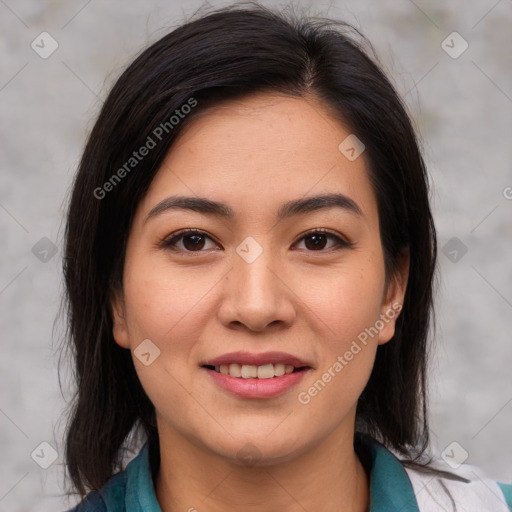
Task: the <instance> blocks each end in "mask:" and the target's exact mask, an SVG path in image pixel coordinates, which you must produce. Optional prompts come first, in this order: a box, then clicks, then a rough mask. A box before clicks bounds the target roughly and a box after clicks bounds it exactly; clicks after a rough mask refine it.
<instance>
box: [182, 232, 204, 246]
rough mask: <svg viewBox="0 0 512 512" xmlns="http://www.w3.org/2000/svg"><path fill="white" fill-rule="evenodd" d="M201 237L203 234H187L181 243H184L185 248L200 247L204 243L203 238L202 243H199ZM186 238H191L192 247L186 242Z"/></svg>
mask: <svg viewBox="0 0 512 512" xmlns="http://www.w3.org/2000/svg"><path fill="white" fill-rule="evenodd" d="M202 238H203V235H188V236H186V237H184V238H183V244H184V245H185V247H186V248H187V249H192V250H193V249H201V248H202V247H203V245H204V240H203V244H201V239H202ZM187 240H188V241H190V240H193V241H192V247H189V244H188V243H187Z"/></svg>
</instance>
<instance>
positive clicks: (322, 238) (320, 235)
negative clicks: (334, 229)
mask: <svg viewBox="0 0 512 512" xmlns="http://www.w3.org/2000/svg"><path fill="white" fill-rule="evenodd" d="M329 238H330V239H331V240H334V241H335V243H334V246H335V247H336V246H337V247H339V248H343V247H348V246H349V245H350V244H349V243H348V242H346V241H345V240H343V239H341V238H340V237H339V236H337V235H335V234H333V233H331V232H329V231H324V230H317V231H310V232H309V233H306V234H305V235H303V236H302V238H300V239H299V240H305V241H307V240H310V243H309V244H308V243H307V242H305V245H306V247H307V248H308V249H311V248H312V249H313V251H318V250H319V249H320V250H321V249H325V245H326V240H327V239H329ZM331 247H332V246H331Z"/></svg>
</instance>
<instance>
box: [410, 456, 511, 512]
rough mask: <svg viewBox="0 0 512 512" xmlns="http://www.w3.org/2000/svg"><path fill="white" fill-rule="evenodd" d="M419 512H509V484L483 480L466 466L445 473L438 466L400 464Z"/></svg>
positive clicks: (479, 471) (481, 474) (473, 469)
mask: <svg viewBox="0 0 512 512" xmlns="http://www.w3.org/2000/svg"><path fill="white" fill-rule="evenodd" d="M404 469H405V471H406V473H407V475H408V477H409V480H410V481H411V484H412V487H413V489H414V494H415V496H416V500H417V503H418V508H419V510H420V512H431V511H434V510H457V511H461V512H463V511H470V510H475V507H476V510H478V511H479V512H510V511H512V483H509V484H505V483H501V482H498V481H496V480H493V479H490V478H488V477H486V476H485V475H484V474H483V473H482V471H481V470H480V469H479V468H478V467H476V466H472V465H469V464H462V465H461V466H460V467H459V468H457V469H450V471H445V470H444V469H442V468H440V467H439V466H436V465H433V466H431V467H428V468H421V467H411V466H407V465H405V464H404Z"/></svg>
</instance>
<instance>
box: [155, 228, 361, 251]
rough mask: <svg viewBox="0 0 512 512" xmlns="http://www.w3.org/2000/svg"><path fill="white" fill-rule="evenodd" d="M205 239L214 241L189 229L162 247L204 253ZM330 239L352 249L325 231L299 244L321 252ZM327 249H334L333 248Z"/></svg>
mask: <svg viewBox="0 0 512 512" xmlns="http://www.w3.org/2000/svg"><path fill="white" fill-rule="evenodd" d="M205 239H208V240H212V239H211V238H210V237H209V236H208V235H207V234H206V233H204V232H203V231H199V230H196V229H188V230H184V231H179V232H177V233H175V234H174V235H172V236H171V237H169V238H166V239H165V240H163V241H162V242H161V244H160V245H161V246H162V247H164V248H169V249H172V250H177V251H184V252H204V251H203V250H202V249H205V248H206V249H208V247H205V245H207V244H206V243H205ZM328 239H331V240H334V247H338V248H345V247H350V246H351V245H352V244H351V243H349V242H347V241H345V240H343V239H342V238H340V237H339V236H337V235H335V234H333V233H331V232H329V231H325V230H315V231H310V232H309V233H306V234H304V235H302V237H301V238H299V242H300V241H302V240H304V241H305V242H304V243H305V247H306V249H309V250H311V251H313V252H321V251H322V250H323V249H325V248H326V245H327V240H328ZM180 242H181V247H180ZM296 243H297V242H296ZM214 245H216V244H214ZM327 248H328V249H329V248H332V246H331V247H327Z"/></svg>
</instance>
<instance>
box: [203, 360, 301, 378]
mask: <svg viewBox="0 0 512 512" xmlns="http://www.w3.org/2000/svg"><path fill="white" fill-rule="evenodd" d="M205 368H208V369H210V370H215V371H216V372H217V373H222V374H224V375H229V376H230V377H237V378H241V379H272V378H274V377H282V376H283V375H286V374H289V373H294V372H298V371H301V370H304V369H306V368H307V367H306V366H303V367H295V366H293V365H291V364H282V363H276V364H264V365H261V366H257V365H253V364H238V363H232V364H221V365H218V366H212V365H205Z"/></svg>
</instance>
